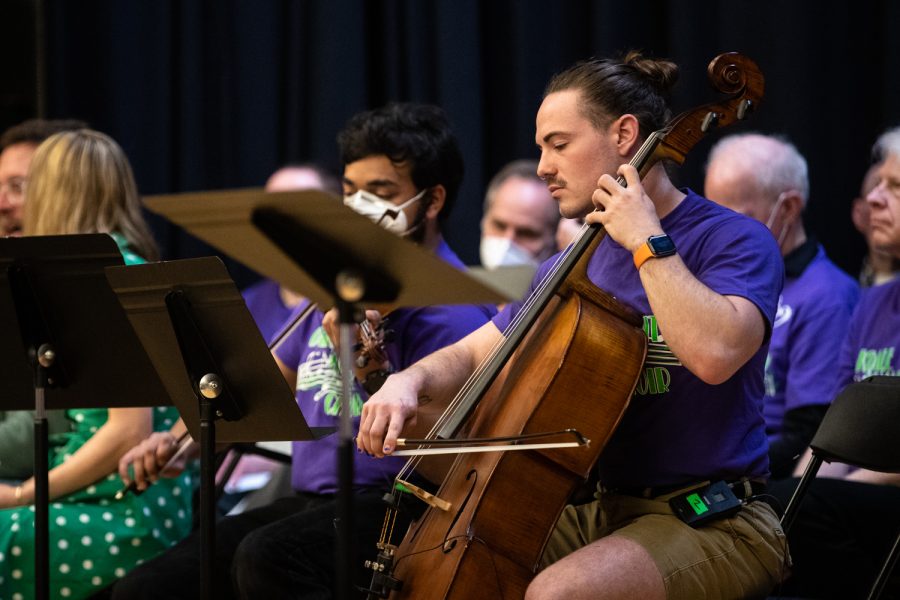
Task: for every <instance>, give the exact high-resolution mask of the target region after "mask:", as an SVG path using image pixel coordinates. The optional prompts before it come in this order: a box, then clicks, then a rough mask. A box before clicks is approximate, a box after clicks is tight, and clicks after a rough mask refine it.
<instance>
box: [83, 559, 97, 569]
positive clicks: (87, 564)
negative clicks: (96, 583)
mask: <svg viewBox="0 0 900 600" xmlns="http://www.w3.org/2000/svg"><path fill="white" fill-rule="evenodd" d="M81 566H82V567H84V570H85V571H90V570H91V569H93V568H94V563H93V561H90V560H86V561H84V562H83V563H81Z"/></svg>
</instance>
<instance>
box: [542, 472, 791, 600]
mask: <svg viewBox="0 0 900 600" xmlns="http://www.w3.org/2000/svg"><path fill="white" fill-rule="evenodd" d="M686 489H690V488H686ZM679 493H681V491H678V492H674V493H672V494H669V495H666V496H660V497H658V498H638V497H635V496H625V495H620V494H614V493H610V492H604V491H601V492H598V493H597V494H596V497H597V500H595V501H594V502H590V503H588V504H582V505H580V506H567V507H566V508H565V509H564V510H563V513H562V515H561V516H560V518H559V521H558V522H557V524H556V529H555V530H554V531H553V533H552V534H551V536H550V540H549V542H548V543H547V547H546V549H545V550H544V555H543V558H542V564H543V565H544V566H548V565H550V564H552V563H554V562H556V561H557V560H559V559H561V558H563V557H564V556H566V555H568V554H570V553H572V552H574V551H575V550H578V549H579V548H582V547H584V546H586V545H587V544H590V543H591V542H593V541H595V540H598V539H600V538H603V537H605V536H607V535H610V534H615V535H619V536H622V537H625V538H628V539H630V540H632V541H634V542H636V543H638V544H640V545H641V546H643V547H644V548H645V549H646V550H647V552H648V553H649V554H650V556H651V557H652V558H653V560H654V562H655V563H656V566H657V568H658V569H659V572H660V573H661V574H662V576H663V580H664V582H665V586H666V597H667V598H669V599H670V600H674V599H681V598H684V599H691V600H694V599H697V598H723V599H725V598H764V597H766V596H767V595H768V594H769V593H770V592H771V591H772V590H773V589H774V588H775V586H776V585H778V584H779V583H780V582H781V581H782V579H783V578H784V577H785V576H786V575H787V573H788V567H789V566H790V562H789V561H790V558H789V557H788V556H787V541H786V538H785V535H784V533H783V532H782V529H781V524H780V522H779V520H778V517H777V516H776V514H775V511H774V510H772V508H771V507H770V506H769V505H768V504H766V503H765V502H761V501H756V502H751V503H750V504H748V505H746V506H744V507H743V508H741V510H740V511H739V512H738V513H737V514H736V515H734V516H733V517H729V518H726V519H720V520H717V521H713V522H711V523H709V524H707V525H704V526H703V527H700V528H697V529H694V528H692V527H690V526H689V525H687V524H685V523H684V522H682V521H681V520H680V519H678V518H677V517H676V516H675V515H674V514H673V512H672V510H671V508H669V504H668V499H669V498H671V497H672V496H674V495H677V494H679Z"/></svg>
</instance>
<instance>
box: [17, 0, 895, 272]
mask: <svg viewBox="0 0 900 600" xmlns="http://www.w3.org/2000/svg"><path fill="white" fill-rule="evenodd" d="M0 22H2V23H3V25H4V27H3V29H4V32H5V34H4V35H3V36H0V38H2V42H0V44H2V46H0V53H2V56H3V62H2V64H3V65H4V66H5V69H4V71H5V77H4V78H3V80H2V81H0V128H5V127H7V126H9V125H11V124H13V123H15V122H18V121H20V120H22V119H24V118H26V117H28V116H33V115H35V114H38V113H39V112H43V113H44V114H45V116H48V117H78V118H83V119H86V120H87V121H88V122H90V123H91V124H92V125H93V126H94V127H95V128H97V129H100V130H102V131H105V132H107V133H109V134H110V135H112V136H113V137H114V138H115V139H116V140H118V141H119V143H121V144H122V146H123V147H124V148H125V150H126V152H127V153H128V156H129V157H130V159H131V162H132V164H133V165H134V168H135V172H136V175H137V179H138V184H139V186H140V189H141V190H142V192H143V193H144V194H159V193H169V192H178V191H195V190H207V189H222V188H233V187H247V186H259V185H262V183H263V182H264V181H265V179H266V177H267V175H268V174H269V173H270V172H271V171H273V170H274V169H275V168H276V167H278V166H279V165H281V164H283V163H286V162H295V161H309V160H314V161H318V162H321V163H324V164H326V165H328V166H330V167H331V168H333V169H335V170H337V168H338V164H337V153H336V149H335V144H334V138H335V133H336V132H337V130H338V129H339V128H340V127H341V126H342V125H343V123H344V122H345V121H346V119H347V118H348V117H349V116H350V115H352V114H353V113H355V112H357V111H359V110H362V109H366V108H370V107H374V106H378V105H381V104H383V103H385V102H387V101H389V100H412V101H424V102H432V103H436V104H439V105H441V106H443V107H444V108H445V109H446V110H447V112H448V113H449V115H450V118H451V120H452V122H453V124H454V126H455V129H456V132H457V134H458V136H459V138H460V140H461V143H462V147H463V151H464V154H465V157H466V178H465V184H464V186H463V188H462V191H461V198H460V201H459V203H458V205H457V207H456V209H455V212H454V214H453V216H452V218H451V220H450V222H449V225H448V231H447V237H448V238H449V240H450V243H451V244H452V245H453V246H454V247H455V248H456V249H457V251H458V252H459V253H460V255H461V256H462V257H463V259H464V260H465V261H466V262H469V263H474V262H476V261H477V241H478V237H479V220H480V216H481V202H482V190H483V189H484V186H485V183H486V181H487V179H488V178H489V177H490V175H491V174H492V173H493V172H494V171H496V170H497V169H498V168H499V167H500V166H501V165H503V164H504V163H505V162H507V161H509V160H511V159H514V158H520V157H536V151H535V146H534V140H533V138H534V115H535V111H536V109H537V106H538V104H539V102H540V97H541V91H542V89H543V86H544V84H545V83H546V81H547V79H548V78H549V77H550V75H551V74H552V73H554V72H556V71H558V70H560V69H562V68H564V67H566V66H568V65H569V64H571V63H572V62H574V61H575V60H577V59H581V58H586V57H590V56H592V55H595V56H601V55H608V54H610V53H617V52H621V51H623V50H626V49H630V48H640V49H643V50H645V51H646V52H647V53H648V54H653V55H657V56H664V57H669V58H672V59H674V60H675V61H676V62H677V63H678V64H679V65H680V66H681V67H682V72H681V79H680V82H679V84H678V86H677V88H676V91H675V97H674V109H675V111H676V112H679V111H680V110H683V109H686V108H689V107H692V106H694V105H696V104H699V103H702V102H706V101H709V100H711V99H713V97H712V96H711V91H710V90H709V88H708V85H707V83H706V75H705V68H706V65H707V63H708V62H709V60H710V59H711V58H712V57H713V56H714V55H715V54H717V53H719V52H722V51H727V50H739V51H742V52H744V53H745V54H747V55H748V56H750V57H751V58H753V59H754V60H756V62H757V63H758V64H759V65H760V67H761V69H762V70H763V73H764V74H765V76H766V80H767V86H766V96H765V99H764V102H763V105H762V107H761V108H760V110H759V112H758V113H757V114H756V115H754V116H753V118H752V120H751V121H750V122H749V123H748V124H747V125H740V126H739V127H737V128H731V129H730V130H729V131H730V132H736V131H739V130H747V129H754V130H759V131H763V132H778V133H783V134H786V135H787V136H788V137H789V138H790V139H792V140H793V141H794V142H795V143H796V144H797V146H798V147H799V148H800V150H801V152H803V153H804V154H805V155H806V157H807V158H808V160H809V162H810V170H811V179H812V198H811V203H810V211H809V215H808V218H807V223H808V225H809V227H810V228H811V229H812V230H813V232H814V233H815V234H817V235H818V236H819V238H820V239H821V240H823V242H824V243H825V245H826V247H827V249H828V252H829V253H830V254H831V255H832V257H833V258H834V259H835V260H836V261H837V262H838V264H840V265H841V266H842V267H843V268H844V269H846V270H848V271H851V272H855V271H856V269H857V266H858V264H859V260H860V258H861V255H862V248H863V246H862V241H861V238H859V236H858V235H857V234H856V232H855V230H853V228H852V225H851V224H850V221H849V203H850V200H851V199H852V198H853V197H854V195H855V194H856V192H857V190H858V187H859V182H860V179H861V177H862V174H863V172H864V170H865V168H866V166H867V164H868V160H869V149H870V147H871V144H872V142H873V141H874V139H875V137H876V136H877V134H878V133H879V132H880V131H882V130H883V129H884V128H886V127H888V126H892V125H897V124H900V86H898V85H897V84H896V79H897V77H898V75H897V74H898V73H900V37H898V36H897V35H896V31H895V29H896V26H897V24H898V23H900V4H898V3H895V2H890V1H889V0H884V1H881V2H866V1H857V2H852V3H849V2H838V1H821V0H820V1H796V2H777V3H776V2H746V1H740V0H732V1H728V2H724V1H723V2H697V1H689V0H681V1H678V0H671V1H668V2H662V1H660V2H638V1H627V2H626V1H617V2H611V1H606V2H600V1H594V2H590V1H585V0H569V1H563V0H557V1H539V0H520V1H515V0H484V1H481V2H479V1H477V0H433V1H432V0H252V1H251V0H244V1H239V0H215V1H213V0H207V1H205V2H204V1H199V0H152V1H149V0H148V1H137V2H121V1H116V0H106V1H100V0H83V1H79V2H67V1H65V0H4V1H3V3H2V7H0ZM814 22H815V23H819V24H822V23H824V24H825V26H824V27H821V26H814V24H813V23H814ZM710 143H711V140H707V141H705V142H704V143H703V144H702V145H700V146H699V147H698V148H696V149H695V151H694V153H693V154H692V155H691V156H690V157H689V160H688V163H687V164H686V165H685V167H684V168H683V169H682V171H681V176H680V179H681V182H682V183H683V184H685V185H689V186H692V187H694V188H696V189H698V190H699V189H701V188H702V168H703V162H704V160H705V156H706V152H707V150H708V148H709V145H710ZM153 225H154V228H155V231H156V232H157V235H158V238H159V241H160V243H161V244H162V247H163V251H164V254H165V256H167V257H170V258H176V257H184V256H193V255H198V254H204V253H208V252H209V251H208V250H207V249H205V248H204V247H203V246H202V245H200V244H199V243H197V242H196V241H193V240H191V239H189V238H188V237H187V236H185V235H184V234H183V233H181V232H179V231H176V230H175V229H174V227H172V226H170V225H168V224H166V223H163V222H161V221H159V220H154V221H153ZM231 266H232V268H233V273H234V275H235V276H236V278H237V279H238V281H239V283H245V282H246V281H247V280H248V277H249V274H248V273H247V272H244V271H243V270H241V269H239V268H235V267H234V265H231Z"/></svg>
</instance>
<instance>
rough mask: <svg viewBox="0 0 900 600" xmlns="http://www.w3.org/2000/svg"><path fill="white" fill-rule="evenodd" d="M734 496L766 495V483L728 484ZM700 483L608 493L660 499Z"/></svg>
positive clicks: (747, 481) (620, 489)
mask: <svg viewBox="0 0 900 600" xmlns="http://www.w3.org/2000/svg"><path fill="white" fill-rule="evenodd" d="M726 483H727V484H728V485H729V487H731V491H732V492H734V495H735V496H737V498H738V499H739V500H744V499H745V498H749V497H751V496H759V495H761V494H765V493H766V482H765V481H759V480H755V479H738V480H735V481H727V482H726ZM701 485H702V484H700V483H696V482H694V483H680V484H677V485H660V486H652V487H617V488H609V489H607V490H606V491H607V492H609V493H611V494H621V495H623V496H635V497H637V498H658V497H660V496H667V495H668V494H671V493H673V492H677V491H679V490H685V491H687V490H690V489H691V488H694V487H700V486H701Z"/></svg>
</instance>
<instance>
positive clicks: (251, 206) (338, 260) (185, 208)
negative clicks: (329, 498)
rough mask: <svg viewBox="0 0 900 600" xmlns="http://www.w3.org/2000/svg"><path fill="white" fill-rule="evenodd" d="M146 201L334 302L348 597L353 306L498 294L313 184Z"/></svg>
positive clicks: (342, 559)
mask: <svg viewBox="0 0 900 600" xmlns="http://www.w3.org/2000/svg"><path fill="white" fill-rule="evenodd" d="M145 202H146V204H147V207H148V208H149V209H150V210H151V211H153V212H156V213H158V214H161V215H162V216H164V217H166V218H168V219H169V220H170V221H173V222H175V223H176V224H178V225H181V226H182V227H184V228H186V229H187V230H188V231H189V232H190V233H191V234H193V235H194V236H196V237H198V238H200V239H202V240H203V241H205V242H207V243H209V244H211V245H212V246H214V247H216V248H218V249H220V250H221V251H222V252H224V253H226V254H229V255H230V256H232V257H233V258H235V259H237V260H239V261H241V262H242V263H244V264H245V265H247V266H248V267H250V268H251V269H254V270H255V271H257V272H259V273H260V274H262V275H265V276H267V277H269V278H271V279H274V280H275V281H277V282H278V283H280V284H281V285H283V286H285V287H287V288H288V289H292V290H296V291H298V292H300V293H302V294H304V295H305V296H306V297H308V298H309V299H310V300H312V301H313V302H315V303H317V304H318V305H319V306H322V307H331V306H337V307H338V309H339V313H340V321H341V324H342V326H341V344H340V346H341V352H340V356H339V359H340V365H341V373H342V378H343V386H342V388H343V395H342V398H341V421H340V427H339V435H340V444H339V449H338V474H339V483H340V485H339V493H338V515H337V517H338V523H339V524H340V527H339V535H338V543H337V578H336V580H337V590H336V596H337V597H338V598H340V599H345V598H349V597H350V592H351V583H350V581H351V573H352V565H351V564H350V560H351V557H352V556H353V547H352V545H353V544H352V531H353V525H352V518H353V509H352V504H353V494H352V483H353V445H354V444H353V433H352V422H351V420H350V419H351V417H350V408H349V406H350V393H351V389H352V387H351V385H352V382H353V369H352V358H351V350H350V348H351V346H352V345H353V340H351V337H352V329H351V327H350V325H351V324H353V323H354V322H355V321H354V319H353V316H354V313H355V312H357V307H361V306H365V305H371V304H378V305H380V306H381V307H382V308H383V309H384V308H390V307H398V306H423V305H429V304H463V303H466V304H468V303H477V302H482V303H492V304H497V303H501V302H508V301H509V300H510V299H511V298H508V297H504V296H503V295H502V294H501V293H499V292H497V291H495V290H492V289H490V288H488V287H486V286H484V285H482V284H481V283H479V282H477V281H476V280H474V279H473V278H471V277H469V276H468V275H466V274H465V273H464V272H463V271H460V270H458V269H455V268H453V267H452V266H451V265H449V264H447V263H446V262H444V261H443V260H441V259H440V258H438V257H437V256H435V255H434V254H433V253H431V252H428V251H427V250H424V249H423V248H421V247H419V246H417V245H415V244H413V243H412V242H410V241H408V240H405V239H403V238H400V237H398V236H396V235H394V234H392V233H390V232H388V231H386V230H385V229H383V228H381V227H379V226H377V225H375V224H374V223H372V221H370V220H369V219H368V218H366V217H362V216H360V215H358V214H356V213H355V212H353V211H352V210H350V209H348V208H347V207H345V206H343V204H342V203H341V202H339V201H337V200H336V199H335V198H334V197H332V196H330V195H328V194H326V193H324V192H319V191H314V190H310V191H303V192H278V193H263V192H262V191H261V190H231V191H221V192H202V193H197V194H178V195H173V196H157V197H151V198H146V199H145Z"/></svg>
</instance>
